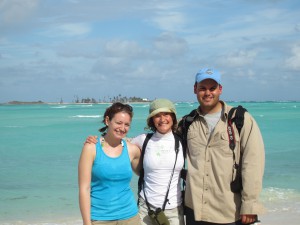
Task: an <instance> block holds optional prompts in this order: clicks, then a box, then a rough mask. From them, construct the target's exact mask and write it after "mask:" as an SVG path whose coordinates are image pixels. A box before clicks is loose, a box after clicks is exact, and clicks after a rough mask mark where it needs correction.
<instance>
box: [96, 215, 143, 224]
mask: <svg viewBox="0 0 300 225" xmlns="http://www.w3.org/2000/svg"><path fill="white" fill-rule="evenodd" d="M140 224H141V221H140V217H139V215H136V216H134V217H131V218H129V219H127V220H110V221H99V220H94V221H92V225H140Z"/></svg>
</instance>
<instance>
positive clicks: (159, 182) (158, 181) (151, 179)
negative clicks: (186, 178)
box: [131, 132, 184, 209]
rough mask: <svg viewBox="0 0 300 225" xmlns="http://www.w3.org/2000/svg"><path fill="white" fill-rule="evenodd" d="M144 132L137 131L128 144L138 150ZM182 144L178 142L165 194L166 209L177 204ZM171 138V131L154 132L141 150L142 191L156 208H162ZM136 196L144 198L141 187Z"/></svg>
mask: <svg viewBox="0 0 300 225" xmlns="http://www.w3.org/2000/svg"><path fill="white" fill-rule="evenodd" d="M145 138H146V134H141V135H139V136H137V137H135V138H133V139H132V141H131V142H132V143H133V144H136V145H138V146H139V148H140V149H142V146H143V143H144V141H145ZM182 151H183V150H182V146H181V144H180V145H179V152H178V156H177V162H176V166H175V170H174V175H173V177H172V182H171V185H170V190H169V194H168V199H169V202H168V203H167V204H166V209H173V208H176V207H177V206H179V205H181V203H182V197H181V189H180V172H181V169H182V167H183V164H184V158H183V152H182ZM175 158H176V153H175V138H174V135H173V133H172V132H169V133H167V134H161V133H159V132H155V133H154V134H153V136H152V137H151V139H150V140H149V142H148V144H147V147H146V149H145V155H144V161H143V167H144V181H145V183H144V190H145V194H146V197H147V200H148V202H149V203H150V204H151V205H152V206H154V207H156V208H158V207H160V208H162V206H163V203H164V200H165V196H166V193H167V189H168V184H169V182H170V178H171V174H172V171H173V167H174V164H175ZM140 196H141V197H142V198H143V199H144V200H145V196H144V191H143V189H142V190H141V192H140Z"/></svg>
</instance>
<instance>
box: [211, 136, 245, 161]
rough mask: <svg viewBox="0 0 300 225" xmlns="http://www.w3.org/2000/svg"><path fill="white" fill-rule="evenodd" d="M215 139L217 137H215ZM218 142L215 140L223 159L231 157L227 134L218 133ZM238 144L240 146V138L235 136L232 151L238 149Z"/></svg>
mask: <svg viewBox="0 0 300 225" xmlns="http://www.w3.org/2000/svg"><path fill="white" fill-rule="evenodd" d="M216 138H217V137H216ZM218 139H219V140H216V143H217V146H218V148H219V149H220V151H222V154H223V155H224V156H225V157H232V154H233V153H232V150H231V148H230V147H229V137H228V133H227V132H223V133H220V136H219V138H218ZM239 144H240V138H239V136H235V148H234V151H236V150H237V149H239V147H238V146H239Z"/></svg>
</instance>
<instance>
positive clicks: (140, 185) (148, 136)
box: [137, 133, 153, 204]
mask: <svg viewBox="0 0 300 225" xmlns="http://www.w3.org/2000/svg"><path fill="white" fill-rule="evenodd" d="M152 136H153V133H148V134H147V135H146V139H145V140H144V143H143V146H142V152H141V158H140V163H141V169H140V176H139V180H138V193H137V194H138V201H137V204H139V200H140V198H139V194H140V192H141V190H142V186H143V182H144V166H143V162H144V155H145V149H146V146H147V144H148V142H149V140H150V139H151V137H152Z"/></svg>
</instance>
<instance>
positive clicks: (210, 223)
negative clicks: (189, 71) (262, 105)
mask: <svg viewBox="0 0 300 225" xmlns="http://www.w3.org/2000/svg"><path fill="white" fill-rule="evenodd" d="M194 93H195V95H196V96H197V99H198V102H199V104H200V106H199V107H198V109H197V110H196V116H195V117H194V119H193V122H192V123H191V125H190V126H189V128H188V131H187V139H186V140H187V166H188V174H187V180H186V182H187V183H186V192H185V206H186V224H187V225H214V224H222V225H240V224H250V223H254V222H255V221H256V220H257V214H259V213H262V211H263V206H262V205H261V204H260V202H259V194H260V192H261V190H262V179H263V173H264V162H265V155H264V144H263V139H262V136H261V133H260V130H259V127H258V125H257V123H256V122H255V120H254V119H253V117H252V116H251V115H250V114H249V113H247V112H246V113H245V114H244V125H243V127H242V129H241V133H240V135H239V132H238V130H237V128H236V127H235V126H233V129H234V134H235V141H236V146H235V148H234V150H231V148H230V146H229V135H228V132H227V129H228V127H227V121H228V120H227V119H228V112H229V110H230V109H231V108H232V107H231V106H228V105H227V104H226V103H225V102H223V101H221V100H220V95H221V94H222V85H221V74H220V73H219V72H218V71H217V70H215V69H210V68H204V69H201V70H200V71H199V72H198V73H197V74H196V79H195V84H194ZM178 130H179V133H180V131H182V123H180V124H179V128H178ZM238 164H239V165H238ZM238 178H240V181H239V182H238V183H240V186H242V188H240V189H238V191H233V190H232V189H231V183H232V182H233V181H234V180H236V179H237V180H238Z"/></svg>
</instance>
